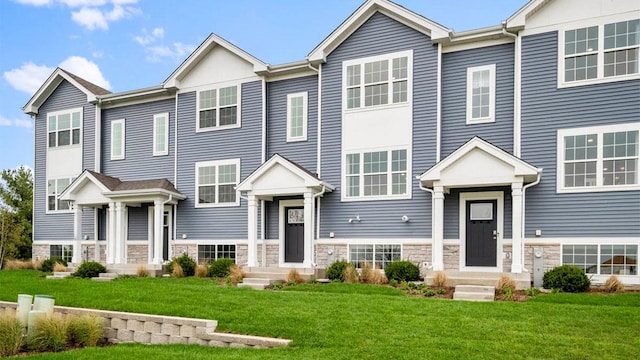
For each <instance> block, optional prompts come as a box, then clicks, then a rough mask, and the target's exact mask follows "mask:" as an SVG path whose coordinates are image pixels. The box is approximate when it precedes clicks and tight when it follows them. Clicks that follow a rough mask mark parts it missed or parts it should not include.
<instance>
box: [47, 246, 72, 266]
mask: <svg viewBox="0 0 640 360" xmlns="http://www.w3.org/2000/svg"><path fill="white" fill-rule="evenodd" d="M49 258H51V259H54V258H57V259H62V260H64V261H66V262H68V263H70V262H71V259H72V258H73V245H49Z"/></svg>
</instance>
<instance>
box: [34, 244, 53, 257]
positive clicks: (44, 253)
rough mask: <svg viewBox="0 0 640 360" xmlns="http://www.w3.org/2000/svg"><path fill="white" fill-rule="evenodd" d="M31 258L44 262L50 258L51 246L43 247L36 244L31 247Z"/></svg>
mask: <svg viewBox="0 0 640 360" xmlns="http://www.w3.org/2000/svg"><path fill="white" fill-rule="evenodd" d="M31 257H32V258H33V259H34V260H44V259H48V258H49V244H46V245H41V244H36V243H35V242H34V243H33V245H32V246H31Z"/></svg>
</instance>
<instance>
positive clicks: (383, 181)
mask: <svg viewBox="0 0 640 360" xmlns="http://www.w3.org/2000/svg"><path fill="white" fill-rule="evenodd" d="M408 180H409V177H408V160H407V150H406V149H399V150H385V151H372V152H356V153H349V154H347V155H346V161H345V184H346V186H345V188H346V190H345V192H346V194H345V197H346V198H352V199H355V198H378V197H379V198H387V197H390V198H397V197H400V198H404V197H406V196H408V190H407V189H408Z"/></svg>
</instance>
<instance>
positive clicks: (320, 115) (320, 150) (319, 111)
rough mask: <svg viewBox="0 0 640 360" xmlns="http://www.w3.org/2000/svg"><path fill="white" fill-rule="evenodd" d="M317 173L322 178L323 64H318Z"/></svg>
mask: <svg viewBox="0 0 640 360" xmlns="http://www.w3.org/2000/svg"><path fill="white" fill-rule="evenodd" d="M317 158H318V159H317V164H316V173H317V174H318V178H319V177H320V168H321V164H322V162H321V160H322V64H318V144H317Z"/></svg>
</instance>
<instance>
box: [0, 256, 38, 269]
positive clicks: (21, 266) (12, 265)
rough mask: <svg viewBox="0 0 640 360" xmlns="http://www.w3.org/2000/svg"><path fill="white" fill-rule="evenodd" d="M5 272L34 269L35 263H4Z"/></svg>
mask: <svg viewBox="0 0 640 360" xmlns="http://www.w3.org/2000/svg"><path fill="white" fill-rule="evenodd" d="M2 268H3V269H5V270H27V269H34V263H33V262H32V261H31V260H17V259H11V260H6V261H5V262H4V266H3V267H2Z"/></svg>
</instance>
